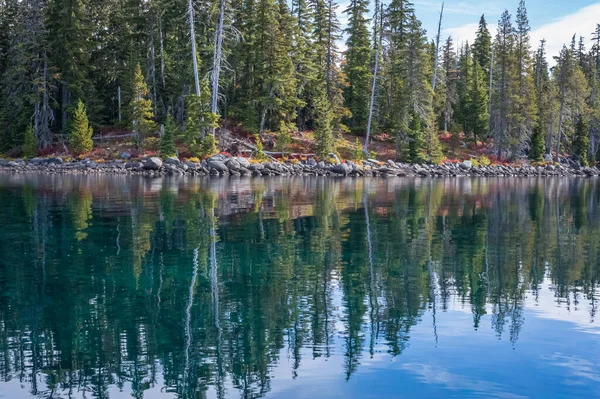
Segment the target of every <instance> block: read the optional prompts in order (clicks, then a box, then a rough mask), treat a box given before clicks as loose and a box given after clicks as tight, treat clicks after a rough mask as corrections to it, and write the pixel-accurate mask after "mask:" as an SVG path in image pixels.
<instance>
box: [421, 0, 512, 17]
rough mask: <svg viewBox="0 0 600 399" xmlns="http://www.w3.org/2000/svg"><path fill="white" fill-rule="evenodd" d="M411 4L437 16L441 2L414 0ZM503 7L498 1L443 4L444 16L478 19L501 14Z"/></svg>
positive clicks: (435, 0) (437, 0)
mask: <svg viewBox="0 0 600 399" xmlns="http://www.w3.org/2000/svg"><path fill="white" fill-rule="evenodd" d="M413 4H414V5H415V6H416V8H417V13H418V12H419V11H427V12H432V13H436V14H438V13H439V12H440V8H441V5H442V2H441V1H439V0H416V1H414V2H413ZM502 9H503V6H502V4H499V3H498V1H477V2H475V3H474V2H472V1H459V2H453V3H450V4H449V2H448V1H446V2H445V4H444V15H448V14H457V15H471V16H477V17H479V16H480V15H482V14H486V15H488V14H497V13H499V12H502ZM436 16H437V15H436Z"/></svg>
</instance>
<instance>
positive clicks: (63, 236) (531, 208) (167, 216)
mask: <svg viewBox="0 0 600 399" xmlns="http://www.w3.org/2000/svg"><path fill="white" fill-rule="evenodd" d="M0 223H1V226H0V227H1V228H0V398H3V399H4V398H7V399H15V398H16V399H18V398H95V397H98V398H131V397H135V398H205V397H206V398H230V397H232V398H238V397H242V398H253V397H267V398H286V399H287V398H361V399H362V398H383V397H391V398H417V397H418V398H440V397H456V398H549V397H552V398H566V397H598V396H600V323H599V322H598V321H597V315H596V308H597V307H598V301H599V300H600V297H599V295H598V293H597V291H598V285H599V279H600V183H599V180H596V179H573V180H570V179H539V180H538V179H510V178H500V179H479V180H478V179H467V178H464V179H460V178H458V179H451V180H445V179H439V180H436V179H414V180H413V179H406V178H395V179H389V180H386V179H373V178H371V179H351V178H348V179H332V178H282V179H212V180H211V179H193V178H181V179H172V180H169V179H158V180H151V179H145V178H139V177H131V176H119V177H111V176H107V177H102V176H66V177H65V176H36V175H1V176H0Z"/></svg>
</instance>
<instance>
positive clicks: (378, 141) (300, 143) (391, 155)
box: [44, 126, 500, 163]
mask: <svg viewBox="0 0 600 399" xmlns="http://www.w3.org/2000/svg"><path fill="white" fill-rule="evenodd" d="M219 135H221V136H225V139H224V140H223V141H224V142H225V143H231V142H246V143H252V140H251V137H252V136H251V135H250V134H249V133H247V132H245V131H243V130H241V129H240V128H237V127H229V128H227V129H221V131H220V132H219V131H218V132H217V136H219ZM357 137H358V136H356V135H353V134H342V136H341V137H338V138H337V139H336V141H335V144H336V148H337V151H338V153H339V155H340V157H341V158H342V159H352V154H353V153H354V152H355V143H356V139H357ZM358 138H359V139H361V141H362V139H363V137H358ZM440 142H441V144H442V151H443V154H444V160H443V162H444V163H446V162H452V163H455V162H460V161H463V160H469V159H474V158H479V157H482V156H484V155H485V156H486V157H488V158H489V159H490V160H491V161H492V162H493V163H500V162H497V160H496V159H495V158H494V157H493V156H491V155H490V153H491V149H490V148H489V146H488V145H484V144H482V143H481V142H480V143H478V145H475V144H474V143H473V142H466V141H465V140H464V138H463V137H462V135H460V136H459V137H454V138H453V137H451V136H450V135H449V134H447V133H444V132H441V133H440ZM263 143H264V150H265V151H272V152H276V151H277V150H276V149H275V147H276V145H275V143H276V135H275V134H274V133H271V132H265V134H264V135H263ZM242 147H243V146H241V147H238V148H235V149H232V148H231V147H228V145H227V144H224V145H222V146H221V150H222V151H223V152H234V150H238V149H239V150H241V151H242V152H241V155H246V154H247V155H248V156H249V155H250V151H249V150H248V149H247V147H246V152H245V153H244V150H243V148H242ZM144 148H145V150H144V151H143V153H141V154H139V153H138V152H137V148H136V145H135V137H134V136H133V135H132V134H131V132H130V131H128V130H126V129H123V128H119V127H115V126H104V127H102V128H101V129H98V131H97V133H96V134H95V135H94V150H93V151H92V152H91V153H90V154H84V155H85V156H88V157H90V158H95V159H104V160H110V159H114V158H118V157H119V156H120V154H122V153H123V152H128V153H130V154H131V155H132V157H133V158H136V157H142V156H154V155H158V149H159V137H158V135H154V136H152V137H148V138H146V140H145V142H144ZM178 148H179V154H180V158H191V157H193V154H190V153H188V152H187V151H186V149H185V146H184V145H183V144H182V143H178ZM369 151H370V152H371V153H372V154H373V155H375V158H377V159H379V160H382V161H386V160H388V159H392V160H394V159H395V158H396V144H395V139H394V137H393V136H392V135H389V134H387V133H379V134H374V135H373V136H372V140H371V142H370V144H369ZM314 152H315V151H314V136H313V132H312V131H303V132H295V133H293V134H292V142H291V144H290V145H289V146H288V149H287V151H286V156H290V155H289V154H294V156H300V155H306V154H309V155H308V156H312V155H311V154H314ZM44 155H50V154H44ZM273 155H274V157H276V158H278V157H280V156H281V155H279V154H273Z"/></svg>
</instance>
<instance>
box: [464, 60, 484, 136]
mask: <svg viewBox="0 0 600 399" xmlns="http://www.w3.org/2000/svg"><path fill="white" fill-rule="evenodd" d="M469 76H470V82H469V83H468V85H469V87H468V90H469V95H468V99H469V105H468V107H467V108H468V115H467V120H468V121H469V122H468V124H467V126H469V128H470V129H471V132H472V135H473V141H474V142H475V143H477V141H478V139H483V138H484V134H485V132H486V131H487V127H488V94H487V84H486V78H485V74H484V72H483V69H482V68H481V66H480V65H479V62H477V61H474V62H473V69H472V72H471V74H470V75H469Z"/></svg>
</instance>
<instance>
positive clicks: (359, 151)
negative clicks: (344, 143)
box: [352, 137, 365, 161]
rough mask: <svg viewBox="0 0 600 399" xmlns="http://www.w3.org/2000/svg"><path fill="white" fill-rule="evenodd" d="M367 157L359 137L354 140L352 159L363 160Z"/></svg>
mask: <svg viewBox="0 0 600 399" xmlns="http://www.w3.org/2000/svg"><path fill="white" fill-rule="evenodd" d="M364 157H365V153H364V152H363V145H362V143H361V142H360V139H359V138H358V137H357V138H356V140H355V141H354V148H353V149H352V160H353V161H361V160H363V159H364Z"/></svg>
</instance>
